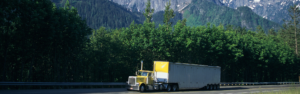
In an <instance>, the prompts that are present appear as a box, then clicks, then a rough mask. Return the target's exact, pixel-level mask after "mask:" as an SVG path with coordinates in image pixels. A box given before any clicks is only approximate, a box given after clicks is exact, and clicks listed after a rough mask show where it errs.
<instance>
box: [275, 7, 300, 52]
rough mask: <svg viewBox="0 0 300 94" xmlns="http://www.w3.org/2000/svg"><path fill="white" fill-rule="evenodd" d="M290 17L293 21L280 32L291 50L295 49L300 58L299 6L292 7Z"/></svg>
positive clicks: (285, 24) (288, 22)
mask: <svg viewBox="0 0 300 94" xmlns="http://www.w3.org/2000/svg"><path fill="white" fill-rule="evenodd" d="M288 11H289V16H290V17H291V20H289V21H286V20H285V23H284V24H283V28H282V29H281V30H280V32H279V33H280V35H281V37H282V38H283V39H284V40H285V41H286V42H287V43H288V44H289V46H290V47H291V48H293V49H294V51H295V53H296V54H297V56H298V52H299V51H300V50H299V49H298V47H299V44H298V43H299V41H298V40H299V30H300V28H299V25H300V19H299V18H300V9H299V8H298V7H297V5H293V6H291V7H290V9H289V10H288Z"/></svg>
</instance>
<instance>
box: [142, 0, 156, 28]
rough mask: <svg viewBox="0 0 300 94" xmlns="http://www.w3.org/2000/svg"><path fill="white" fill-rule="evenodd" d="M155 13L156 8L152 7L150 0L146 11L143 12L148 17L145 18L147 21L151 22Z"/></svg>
mask: <svg viewBox="0 0 300 94" xmlns="http://www.w3.org/2000/svg"><path fill="white" fill-rule="evenodd" d="M153 13H154V9H151V3H150V0H148V1H147V4H146V8H145V13H143V14H144V16H145V18H146V20H145V22H146V23H150V22H151V20H152V15H153Z"/></svg>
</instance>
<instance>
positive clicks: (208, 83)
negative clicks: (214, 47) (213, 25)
mask: <svg viewBox="0 0 300 94" xmlns="http://www.w3.org/2000/svg"><path fill="white" fill-rule="evenodd" d="M141 66H143V63H142V64H141ZM220 77H221V67H219V66H207V65H199V64H188V63H172V62H168V61H154V62H153V71H149V70H143V69H142V68H141V70H138V72H137V73H136V76H129V77H128V81H127V84H128V85H127V90H139V91H140V92H145V91H147V90H167V91H177V90H179V88H180V89H200V88H206V89H209V90H213V89H219V88H220V85H219V84H220Z"/></svg>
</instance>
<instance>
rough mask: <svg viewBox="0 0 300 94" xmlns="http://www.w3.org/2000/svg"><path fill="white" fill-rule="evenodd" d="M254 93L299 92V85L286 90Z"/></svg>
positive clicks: (293, 93) (287, 93) (294, 93)
mask: <svg viewBox="0 0 300 94" xmlns="http://www.w3.org/2000/svg"><path fill="white" fill-rule="evenodd" d="M256 94H300V88H299V87H291V88H289V89H288V90H282V91H271V92H260V93H256Z"/></svg>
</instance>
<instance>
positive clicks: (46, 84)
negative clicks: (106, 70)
mask: <svg viewBox="0 0 300 94" xmlns="http://www.w3.org/2000/svg"><path fill="white" fill-rule="evenodd" d="M284 84H300V82H221V83H220V85H221V86H237V85H284ZM125 85H127V83H125V82H0V86H125Z"/></svg>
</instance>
